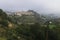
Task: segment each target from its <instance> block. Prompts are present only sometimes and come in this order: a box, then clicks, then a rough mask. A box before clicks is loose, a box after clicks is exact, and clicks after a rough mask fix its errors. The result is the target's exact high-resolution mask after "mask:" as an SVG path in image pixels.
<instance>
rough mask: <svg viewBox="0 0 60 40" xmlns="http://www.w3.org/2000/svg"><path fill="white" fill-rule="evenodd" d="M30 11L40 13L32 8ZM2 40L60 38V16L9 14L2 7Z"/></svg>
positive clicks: (0, 13)
mask: <svg viewBox="0 0 60 40" xmlns="http://www.w3.org/2000/svg"><path fill="white" fill-rule="evenodd" d="M28 12H34V13H35V14H38V13H37V12H35V11H32V10H29V11H28ZM44 18H45V19H44ZM29 23H30V24H29ZM0 40H60V18H54V17H52V18H51V17H50V16H44V15H42V16H40V15H39V16H37V15H35V16H34V17H33V16H26V15H23V16H21V17H19V16H16V15H13V16H12V15H10V16H8V15H7V13H6V12H4V11H3V10H2V9H0Z"/></svg>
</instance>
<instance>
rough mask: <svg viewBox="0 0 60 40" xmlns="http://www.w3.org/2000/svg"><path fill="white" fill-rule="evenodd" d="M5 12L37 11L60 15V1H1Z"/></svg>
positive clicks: (0, 4) (1, 6)
mask: <svg viewBox="0 0 60 40" xmlns="http://www.w3.org/2000/svg"><path fill="white" fill-rule="evenodd" d="M0 8H1V9H3V10H5V11H20V10H29V9H32V10H36V11H38V12H42V13H60V0H0Z"/></svg>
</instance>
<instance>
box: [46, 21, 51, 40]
mask: <svg viewBox="0 0 60 40" xmlns="http://www.w3.org/2000/svg"><path fill="white" fill-rule="evenodd" d="M51 23H52V22H51V21H47V22H46V25H47V27H46V40H48V35H49V34H48V32H49V24H51Z"/></svg>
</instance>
